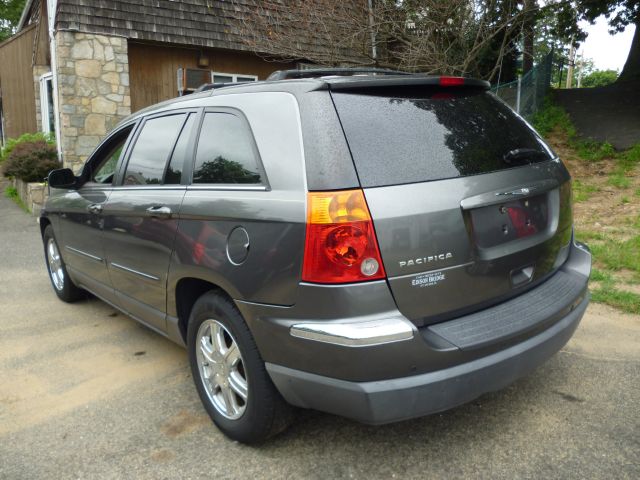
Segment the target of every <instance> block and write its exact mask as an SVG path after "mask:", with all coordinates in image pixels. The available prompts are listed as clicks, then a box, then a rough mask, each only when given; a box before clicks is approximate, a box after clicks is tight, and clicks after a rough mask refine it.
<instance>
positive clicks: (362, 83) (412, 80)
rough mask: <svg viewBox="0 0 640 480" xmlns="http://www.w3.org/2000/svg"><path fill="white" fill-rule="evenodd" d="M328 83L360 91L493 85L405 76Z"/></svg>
mask: <svg viewBox="0 0 640 480" xmlns="http://www.w3.org/2000/svg"><path fill="white" fill-rule="evenodd" d="M326 82H327V83H328V85H329V88H330V89H331V90H360V89H364V88H386V87H419V86H438V87H444V88H449V87H472V88H479V89H482V90H489V89H490V88H491V84H490V83H489V82H487V81H486V80H479V79H477V78H467V77H447V76H425V75H403V76H387V77H375V78H366V79H365V78H362V77H350V78H340V79H327V80H326Z"/></svg>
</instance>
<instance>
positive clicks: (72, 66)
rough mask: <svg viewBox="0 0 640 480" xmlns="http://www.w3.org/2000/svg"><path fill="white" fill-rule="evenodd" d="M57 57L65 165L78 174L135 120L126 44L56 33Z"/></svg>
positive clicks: (83, 34) (106, 38) (118, 41)
mask: <svg viewBox="0 0 640 480" xmlns="http://www.w3.org/2000/svg"><path fill="white" fill-rule="evenodd" d="M56 55H57V57H56V58H57V61H58V66H57V69H58V101H59V107H60V121H61V127H62V128H61V132H60V133H61V138H62V142H61V143H62V145H61V147H62V159H63V162H64V166H65V167H70V168H73V169H74V170H75V169H77V167H78V166H79V165H81V164H82V163H83V162H84V161H85V159H86V158H87V157H88V156H89V154H90V153H91V152H92V151H93V149H94V148H95V147H96V146H97V145H98V143H99V142H100V140H102V138H104V136H105V135H106V133H108V132H109V131H110V130H111V129H112V128H113V127H114V126H115V125H116V124H117V123H118V122H120V121H121V120H122V119H123V118H125V117H127V116H128V115H130V114H131V96H130V93H129V57H128V53H127V40H126V39H125V38H121V37H107V36H104V35H93V34H87V33H75V32H58V33H56Z"/></svg>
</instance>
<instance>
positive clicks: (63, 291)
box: [43, 225, 85, 302]
mask: <svg viewBox="0 0 640 480" xmlns="http://www.w3.org/2000/svg"><path fill="white" fill-rule="evenodd" d="M43 241H44V258H45V261H46V264H47V271H48V272H49V279H50V280H51V285H52V286H53V291H54V292H56V295H57V296H58V298H59V299H60V300H62V301H65V302H75V301H76V300H79V299H81V298H84V296H85V292H84V290H82V289H80V288H78V287H77V286H76V285H75V284H74V283H73V281H72V280H71V278H69V274H68V273H67V269H66V267H65V264H64V260H63V259H62V255H60V249H59V248H58V243H57V242H56V239H55V237H54V236H53V227H52V226H51V225H48V226H47V228H45V229H44V235H43Z"/></svg>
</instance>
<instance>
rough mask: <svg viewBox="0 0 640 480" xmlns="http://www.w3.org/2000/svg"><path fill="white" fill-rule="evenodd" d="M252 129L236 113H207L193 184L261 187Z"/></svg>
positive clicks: (203, 123) (199, 141)
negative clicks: (237, 184) (239, 184)
mask: <svg viewBox="0 0 640 480" xmlns="http://www.w3.org/2000/svg"><path fill="white" fill-rule="evenodd" d="M258 165H259V164H258V158H257V155H256V153H255V150H254V148H253V137H252V135H251V131H250V130H249V126H248V125H247V124H246V123H245V122H244V121H243V120H242V119H241V118H240V117H238V116H237V115H234V114H232V113H219V112H215V113H206V114H205V116H204V120H203V122H202V129H201V130H200V138H199V140H198V150H197V153H196V162H195V168H194V170H193V183H215V184H233V183H245V184H246V183H250V184H251V183H252V184H256V183H261V181H262V177H261V174H260V168H259V166H258Z"/></svg>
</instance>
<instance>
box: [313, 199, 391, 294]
mask: <svg viewBox="0 0 640 480" xmlns="http://www.w3.org/2000/svg"><path fill="white" fill-rule="evenodd" d="M307 208H308V212H307V237H306V242H305V252H304V264H303V267H302V279H303V280H304V281H306V282H313V283H348V282H359V281H365V280H375V279H380V278H384V277H385V273H384V268H383V266H382V259H381V257H380V250H379V248H378V242H377V239H376V235H375V231H374V228H373V222H372V220H371V215H370V214H369V209H368V207H367V202H366V200H365V197H364V193H363V192H362V190H359V189H358V190H347V191H338V192H310V193H309V196H308V204H307Z"/></svg>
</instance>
